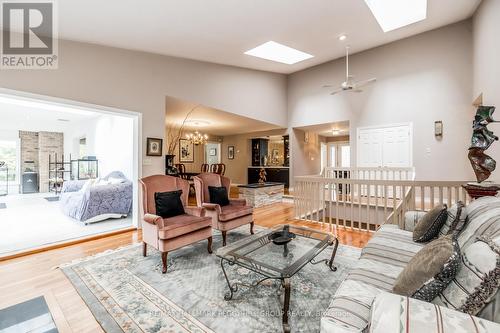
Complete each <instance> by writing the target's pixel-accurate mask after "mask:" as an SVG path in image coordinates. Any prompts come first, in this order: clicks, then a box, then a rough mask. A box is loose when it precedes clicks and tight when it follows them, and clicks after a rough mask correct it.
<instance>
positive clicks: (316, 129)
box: [295, 121, 349, 138]
mask: <svg viewBox="0 0 500 333" xmlns="http://www.w3.org/2000/svg"><path fill="white" fill-rule="evenodd" d="M295 128H296V129H300V130H302V131H305V132H312V133H315V134H318V135H321V136H324V137H328V138H330V137H335V136H344V135H349V121H338V122H334V123H326V124H318V125H309V126H302V127H295ZM334 130H335V133H334V132H333V131H334Z"/></svg>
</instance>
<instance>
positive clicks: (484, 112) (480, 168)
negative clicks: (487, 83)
mask: <svg viewBox="0 0 500 333" xmlns="http://www.w3.org/2000/svg"><path fill="white" fill-rule="evenodd" d="M493 112H495V107H494V106H482V105H481V106H479V107H478V108H477V111H476V116H475V117H474V122H473V123H472V128H473V133H472V139H471V146H470V147H469V160H470V163H471V165H472V169H473V170H474V173H475V174H476V179H477V182H478V183H481V182H483V181H485V180H486V179H488V178H489V177H490V175H491V173H492V172H493V171H494V170H495V168H496V162H495V160H494V159H493V158H492V157H491V156H489V155H486V154H485V153H484V151H485V150H487V149H488V148H489V147H490V146H491V144H492V143H493V142H494V141H497V140H498V137H497V136H496V135H494V134H493V132H492V131H490V130H488V128H487V125H488V124H490V123H493V122H495V120H494V119H493Z"/></svg>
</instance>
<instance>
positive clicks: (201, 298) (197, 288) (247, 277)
mask: <svg viewBox="0 0 500 333" xmlns="http://www.w3.org/2000/svg"><path fill="white" fill-rule="evenodd" d="M246 236H248V227H245V228H244V229H243V228H239V229H237V230H234V231H232V232H230V233H228V242H229V243H230V242H234V241H236V240H239V239H242V238H243V237H246ZM221 244H222V239H221V236H220V234H216V235H214V244H213V247H214V249H217V248H219V247H220V246H221ZM206 245H207V244H206V242H205V241H203V242H199V243H197V244H195V245H192V246H188V247H185V248H182V249H179V250H177V251H174V252H171V253H169V257H168V262H167V264H168V272H167V274H161V260H160V254H159V253H158V252H157V251H156V250H154V249H149V251H148V252H149V253H148V256H147V257H143V256H142V247H141V245H140V244H135V245H131V246H128V247H125V248H122V249H118V250H114V251H107V252H104V253H101V254H98V255H95V256H93V257H88V258H84V259H82V260H78V261H76V262H73V263H70V264H67V265H63V266H61V269H62V270H63V272H64V273H65V274H66V276H67V277H68V278H69V279H70V281H71V282H72V283H73V285H74V286H75V288H76V289H77V291H78V293H79V294H80V296H81V297H82V298H83V300H84V301H85V303H86V304H87V305H88V307H89V308H90V310H91V311H92V313H93V315H94V317H95V318H96V320H97V321H98V322H99V324H100V325H101V326H102V328H103V329H104V330H105V331H106V332H280V331H282V325H281V307H282V298H283V295H282V293H281V292H280V288H279V285H278V283H277V282H273V281H266V282H268V283H263V284H261V285H259V286H258V287H256V288H251V289H249V288H244V287H240V288H239V290H238V292H236V293H235V294H234V296H233V299H232V300H230V301H225V300H224V294H225V293H226V292H227V291H228V287H227V284H226V281H225V279H224V275H223V273H222V270H221V267H220V260H219V259H218V258H217V256H216V255H215V254H212V255H209V254H208V253H207V250H206ZM331 251H332V248H327V249H325V251H323V253H322V254H320V255H319V256H318V257H317V259H318V260H319V259H326V258H328V257H329V256H330V255H331ZM214 253H215V251H214ZM359 255H360V249H357V248H354V247H349V246H339V249H338V252H337V255H336V257H335V265H336V266H337V267H338V269H337V271H336V272H332V271H330V270H329V269H328V267H327V266H326V265H311V264H308V265H306V266H305V267H304V268H303V269H302V270H301V271H300V272H298V273H297V274H296V275H294V276H293V277H292V279H291V285H292V293H291V303H290V309H291V311H292V313H291V319H290V323H291V327H292V331H294V332H319V328H320V318H321V315H322V313H323V311H325V310H326V308H327V307H328V305H329V303H330V300H331V298H332V296H333V294H334V293H335V291H336V290H337V288H338V286H339V284H340V283H341V281H342V280H343V279H344V278H345V276H346V275H347V272H348V271H349V269H350V268H351V267H353V266H354V265H355V264H356V262H357V260H358V258H359ZM227 271H228V276H229V277H230V278H231V280H233V281H234V280H238V281H241V282H245V283H250V282H255V281H257V279H258V278H259V276H258V275H256V274H255V273H253V272H250V271H248V270H246V269H244V268H238V267H237V265H234V266H230V267H228V270H227Z"/></svg>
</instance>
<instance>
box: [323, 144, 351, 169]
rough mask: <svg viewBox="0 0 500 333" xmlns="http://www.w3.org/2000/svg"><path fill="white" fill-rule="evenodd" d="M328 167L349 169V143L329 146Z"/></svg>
mask: <svg viewBox="0 0 500 333" xmlns="http://www.w3.org/2000/svg"><path fill="white" fill-rule="evenodd" d="M328 155H329V158H328V166H329V167H333V168H350V167H351V146H349V142H338V143H330V144H329V154H328Z"/></svg>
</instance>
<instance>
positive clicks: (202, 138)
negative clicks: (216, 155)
mask: <svg viewBox="0 0 500 333" xmlns="http://www.w3.org/2000/svg"><path fill="white" fill-rule="evenodd" d="M186 138H187V139H188V140H189V141H190V142H192V143H193V144H194V145H196V146H197V145H203V144H205V143H207V140H208V135H206V134H201V133H200V132H198V131H195V132H194V133H190V134H187V135H186Z"/></svg>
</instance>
